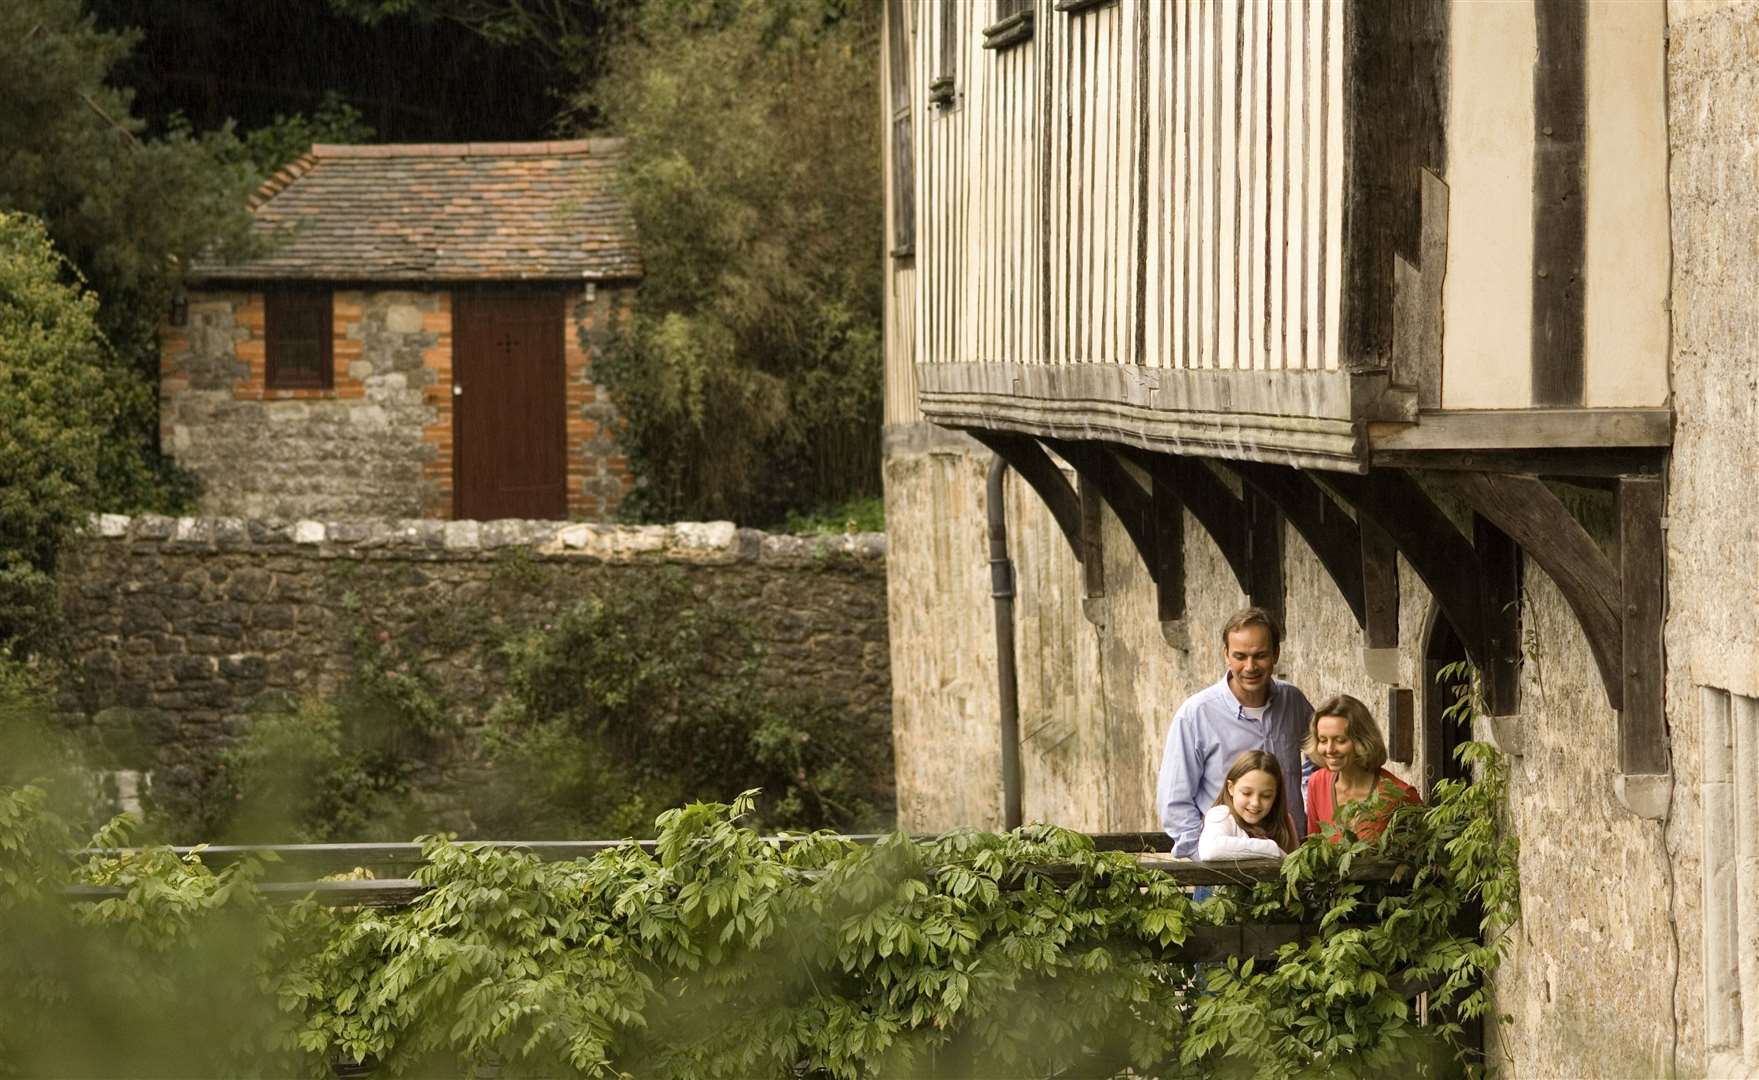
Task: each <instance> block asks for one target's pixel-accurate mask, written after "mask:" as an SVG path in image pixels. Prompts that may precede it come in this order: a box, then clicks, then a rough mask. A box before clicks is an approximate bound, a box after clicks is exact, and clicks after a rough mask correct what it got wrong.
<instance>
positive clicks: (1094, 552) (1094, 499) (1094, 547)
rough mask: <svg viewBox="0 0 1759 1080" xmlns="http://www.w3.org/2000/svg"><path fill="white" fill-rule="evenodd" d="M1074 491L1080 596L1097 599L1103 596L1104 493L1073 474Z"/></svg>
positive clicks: (1088, 481)
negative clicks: (1078, 528) (1078, 518)
mask: <svg viewBox="0 0 1759 1080" xmlns="http://www.w3.org/2000/svg"><path fill="white" fill-rule="evenodd" d="M1075 494H1076V498H1077V499H1078V500H1079V501H1080V503H1081V598H1082V599H1083V600H1097V599H1099V598H1100V597H1103V596H1104V595H1105V496H1104V495H1102V494H1100V491H1099V488H1097V487H1095V486H1094V484H1093V481H1092V480H1089V479H1088V478H1087V477H1085V476H1077V483H1076V485H1075Z"/></svg>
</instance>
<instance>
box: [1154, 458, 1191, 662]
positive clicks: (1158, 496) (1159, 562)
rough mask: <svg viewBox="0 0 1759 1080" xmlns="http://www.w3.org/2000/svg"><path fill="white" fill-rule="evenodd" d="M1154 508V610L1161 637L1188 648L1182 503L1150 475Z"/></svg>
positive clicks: (1170, 490) (1157, 479)
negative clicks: (1158, 621)
mask: <svg viewBox="0 0 1759 1080" xmlns="http://www.w3.org/2000/svg"><path fill="white" fill-rule="evenodd" d="M1149 479H1150V483H1149V489H1150V498H1151V499H1152V501H1153V507H1154V561H1155V570H1154V591H1155V610H1156V613H1157V614H1158V616H1159V618H1160V631H1161V637H1162V638H1164V639H1165V640H1166V642H1167V644H1169V645H1173V646H1175V647H1177V648H1180V649H1184V648H1188V647H1190V643H1191V640H1190V635H1189V634H1187V633H1186V631H1185V504H1184V503H1182V502H1180V501H1179V493H1178V492H1176V491H1174V490H1173V489H1172V488H1171V487H1169V486H1168V485H1167V482H1166V480H1165V479H1163V478H1162V477H1159V476H1154V475H1153V474H1150V478H1149Z"/></svg>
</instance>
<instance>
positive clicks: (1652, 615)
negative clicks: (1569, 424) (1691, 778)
mask: <svg viewBox="0 0 1759 1080" xmlns="http://www.w3.org/2000/svg"><path fill="white" fill-rule="evenodd" d="M1664 509H1666V492H1665V491H1664V490H1663V484H1662V481H1661V480H1659V479H1657V478H1653V477H1632V478H1630V479H1627V480H1623V481H1621V482H1620V483H1619V494H1618V512H1619V580H1620V583H1621V585H1622V590H1621V591H1622V593H1623V600H1624V611H1623V615H1624V633H1623V635H1622V639H1621V640H1622V645H1623V650H1622V651H1623V654H1624V676H1623V682H1624V697H1625V700H1624V708H1622V709H1621V710H1619V771H1620V772H1622V773H1665V772H1667V771H1668V770H1669V768H1670V761H1669V755H1668V744H1667V714H1666V711H1665V705H1666V701H1665V682H1664V680H1665V677H1666V673H1667V672H1666V668H1665V666H1664V662H1663V661H1664V657H1663V653H1662V633H1661V631H1662V619H1663V617H1664V616H1665V615H1666V603H1667V597H1666V587H1665V586H1666V579H1665V574H1666V572H1667V571H1666V566H1667V536H1666V533H1665V532H1664V531H1663V530H1662V527H1661V515H1662V511H1663V510H1664Z"/></svg>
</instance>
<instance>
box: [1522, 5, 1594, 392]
mask: <svg viewBox="0 0 1759 1080" xmlns="http://www.w3.org/2000/svg"><path fill="white" fill-rule="evenodd" d="M1533 15H1534V22H1535V25H1536V30H1537V35H1536V36H1537V38H1538V56H1537V57H1536V59H1535V63H1534V65H1533V125H1534V127H1535V128H1536V130H1535V131H1534V133H1533V332H1532V372H1533V402H1534V404H1536V405H1580V404H1581V403H1582V389H1583V379H1584V355H1583V353H1584V350H1583V341H1584V338H1585V335H1586V331H1587V313H1586V307H1585V299H1586V292H1587V289H1586V286H1587V282H1586V281H1585V280H1583V279H1584V277H1585V276H1586V271H1587V247H1588V199H1587V195H1588V192H1587V186H1588V148H1587V143H1588V139H1587V135H1588V3H1587V0H1540V2H1539V3H1536V4H1534V5H1533Z"/></svg>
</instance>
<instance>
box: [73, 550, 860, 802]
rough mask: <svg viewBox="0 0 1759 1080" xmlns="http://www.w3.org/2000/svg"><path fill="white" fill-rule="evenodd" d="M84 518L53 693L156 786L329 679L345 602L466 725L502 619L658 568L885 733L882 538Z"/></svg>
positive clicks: (482, 706)
mask: <svg viewBox="0 0 1759 1080" xmlns="http://www.w3.org/2000/svg"><path fill="white" fill-rule="evenodd" d="M94 531H95V533H96V534H97V535H95V536H94V537H92V538H91V539H90V540H88V541H87V542H86V543H85V544H84V545H83V546H82V547H81V548H78V549H76V550H75V551H74V552H73V553H72V556H71V558H70V560H69V562H68V564H67V566H66V570H65V572H64V574H63V575H62V596H63V608H64V611H65V613H66V616H67V624H68V626H67V628H68V633H69V635H70V645H71V650H70V655H72V656H76V657H79V658H80V660H79V667H78V670H77V671H76V672H75V678H74V679H73V680H71V682H72V684H73V686H74V687H75V688H74V689H73V690H71V691H70V692H69V699H68V702H67V704H68V705H69V706H70V707H71V709H72V710H73V711H74V712H75V714H76V715H82V716H84V717H86V718H87V719H88V720H91V721H93V722H94V723H96V724H98V725H100V729H101V730H110V731H113V730H116V729H118V728H121V727H126V728H128V729H129V730H132V731H135V732H137V733H142V732H144V733H145V734H144V740H143V741H142V742H141V743H140V744H139V745H138V746H137V748H136V750H135V753H136V755H137V756H136V757H135V758H134V759H132V760H126V761H122V762H119V765H120V766H121V767H126V768H135V769H141V770H146V771H151V772H152V773H154V776H155V783H157V784H164V785H171V786H173V787H183V788H186V789H193V788H199V787H200V785H201V783H202V782H203V779H204V777H205V776H206V775H207V774H209V773H211V771H212V770H213V768H214V764H215V761H216V759H217V756H218V754H219V751H220V750H221V749H222V748H223V747H224V746H226V745H227V744H228V743H229V742H230V741H231V740H232V739H233V738H235V737H237V736H238V735H239V734H241V733H242V732H244V731H245V730H247V729H248V725H249V723H250V716H251V713H252V709H253V707H255V706H258V705H259V704H261V703H262V702H264V701H265V700H266V699H268V698H270V697H275V698H279V697H282V696H283V695H290V694H306V693H312V694H317V695H320V696H328V695H333V694H334V693H335V692H336V691H337V690H338V689H340V688H341V687H342V686H343V685H344V684H345V683H346V682H347V681H348V679H349V677H350V674H351V672H352V668H353V663H354V660H353V657H352V653H351V641H352V637H353V634H354V630H355V627H356V626H357V625H360V623H361V619H362V616H361V615H359V614H357V613H356V612H355V611H351V610H350V604H351V603H358V604H360V605H361V606H362V607H363V608H366V609H368V610H370V616H369V617H370V620H371V623H372V625H373V626H374V627H375V628H378V629H384V630H387V631H388V632H389V636H390V638H391V640H393V641H395V642H396V643H397V645H398V647H399V648H400V649H401V650H402V655H403V656H404V657H406V658H408V659H409V660H410V661H411V663H412V664H414V665H417V666H419V668H420V669H421V670H422V671H423V672H424V673H426V674H427V675H429V676H431V677H432V679H433V681H434V683H435V685H436V686H437V687H438V689H439V690H440V691H441V694H442V698H443V700H444V701H445V702H446V703H447V704H448V706H449V707H450V708H453V709H454V710H457V711H458V712H459V713H462V714H463V718H464V719H465V720H466V721H467V722H468V721H469V720H471V719H473V718H479V717H480V716H481V715H482V712H483V710H486V708H487V707H488V706H489V705H490V704H491V703H492V702H493V700H494V698H495V696H496V694H497V691H498V689H499V687H498V684H497V683H496V678H497V670H498V664H497V662H496V659H495V657H494V653H493V648H492V641H493V639H494V635H495V634H497V633H505V632H516V631H519V630H522V629H525V628H529V627H531V626H534V625H540V624H542V623H544V622H549V621H553V619H554V618H555V616H556V615H557V614H558V613H559V612H561V611H563V610H565V609H566V608H567V607H568V606H570V605H572V604H573V603H575V602H576V601H579V600H581V599H583V598H585V597H588V596H591V595H594V594H603V593H605V592H606V591H608V590H615V589H617V588H618V587H619V584H620V583H627V582H629V581H630V580H631V579H633V578H636V577H640V576H644V575H652V574H655V573H661V572H668V571H670V570H676V571H677V572H679V573H682V574H683V575H684V576H685V579H686V580H687V582H688V583H689V584H690V586H691V587H692V588H693V589H694V590H695V591H696V593H697V594H698V595H699V596H701V597H702V598H704V599H705V600H707V601H710V602H713V603H715V604H717V605H722V606H724V608H726V609H728V610H731V611H733V612H735V613H737V614H738V615H739V616H740V617H741V620H742V621H743V622H744V623H745V624H746V625H747V626H748V627H749V628H750V629H751V631H752V633H753V635H754V637H755V638H756V639H757V640H758V642H759V643H760V644H761V645H762V646H763V647H764V648H765V649H766V650H767V658H766V660H765V663H764V665H763V672H764V677H765V678H766V679H767V680H768V681H769V683H770V684H771V685H772V686H774V687H776V688H778V689H785V690H788V691H790V692H795V693H802V694H805V695H807V696H809V697H811V698H814V699H816V700H819V701H821V702H824V703H826V704H828V705H830V706H832V707H834V708H837V709H839V710H842V711H843V712H845V713H846V714H847V715H848V717H849V721H850V723H852V724H866V725H877V728H878V730H879V731H880V732H884V731H887V730H889V725H890V716H891V675H890V657H889V651H888V645H887V638H886V600H885V592H886V582H885V538H884V537H883V536H882V535H879V534H867V535H860V536H847V537H827V538H812V539H807V538H800V537H787V536H769V535H766V534H764V533H760V532H756V531H754V530H748V529H735V528H734V526H733V525H732V524H731V523H728V522H713V523H709V524H701V525H698V524H682V525H673V526H643V527H619V526H598V525H586V524H576V525H565V524H561V523H557V522H522V521H498V522H490V523H486V524H479V523H477V522H470V521H454V522H439V521H433V520H400V521H383V520H374V521H348V522H328V523H320V522H317V521H301V522H297V523H293V524H288V523H284V522H264V521H247V520H243V519H238V518H182V519H173V518H164V517H153V516H144V517H137V518H133V519H130V518H125V517H117V516H106V517H103V518H101V519H99V522H98V527H97V528H96V529H95V530H94ZM351 598H352V599H351ZM485 654H486V655H485ZM135 737H137V738H139V737H140V736H139V735H138V734H137V735H136V736H135ZM880 737H882V738H883V737H884V736H883V735H881V736H880Z"/></svg>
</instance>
